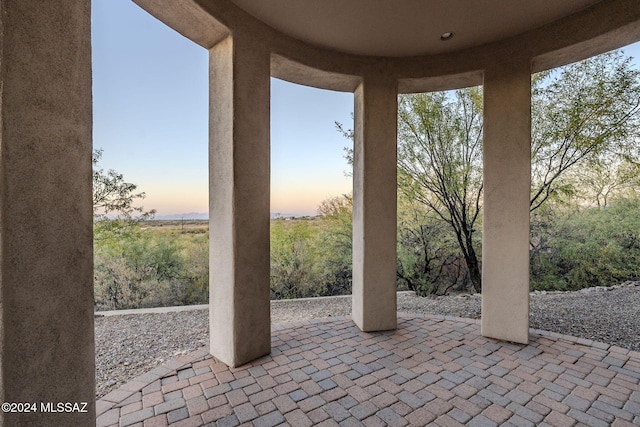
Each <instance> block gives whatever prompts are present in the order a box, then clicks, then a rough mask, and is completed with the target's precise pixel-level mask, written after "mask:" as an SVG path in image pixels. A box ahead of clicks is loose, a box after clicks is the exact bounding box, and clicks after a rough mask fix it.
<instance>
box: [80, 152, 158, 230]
mask: <svg viewBox="0 0 640 427" xmlns="http://www.w3.org/2000/svg"><path fill="white" fill-rule="evenodd" d="M102 153H103V150H102V149H96V150H93V157H92V162H93V216H94V218H96V220H103V219H107V218H112V217H116V218H117V219H121V220H132V219H138V220H145V219H150V218H152V217H153V215H155V210H151V211H145V210H144V208H143V207H141V206H135V203H136V202H137V201H139V200H142V199H144V198H145V196H146V194H145V193H144V192H140V193H136V190H137V189H138V186H137V185H135V184H132V183H129V182H126V181H125V180H124V177H123V175H122V174H121V173H118V172H116V171H115V170H113V169H109V170H107V171H105V170H104V169H102V168H100V167H99V166H98V165H99V162H100V159H102Z"/></svg>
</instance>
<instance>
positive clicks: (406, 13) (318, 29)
mask: <svg viewBox="0 0 640 427" xmlns="http://www.w3.org/2000/svg"><path fill="white" fill-rule="evenodd" d="M231 1H232V2H233V3H235V4H236V5H237V6H239V7H240V8H242V9H244V10H245V11H246V12H247V13H249V14H251V15H252V16H254V17H255V18H257V19H259V20H261V21H263V22H264V23H265V24H267V25H269V26H271V27H273V28H274V29H276V30H278V31H280V32H282V33H284V34H286V35H288V36H290V37H293V38H295V39H298V40H301V41H304V42H307V43H310V44H312V45H316V46H319V47H322V48H326V49H329V50H333V51H338V52H344V53H349V54H355V55H364V56H387V57H402V56H421V55H436V54H442V53H449V52H453V51H457V50H462V49H467V48H471V47H474V46H480V45H483V44H486V43H491V42H495V41H498V40H501V39H505V38H508V37H511V36H515V35H517V34H520V33H523V32H525V31H529V30H532V29H535V28H538V27H541V26H543V25H545V24H548V23H550V22H553V21H556V20H558V19H560V18H563V17H565V16H568V15H571V14H574V13H576V12H578V11H580V10H583V9H585V8H587V7H589V6H592V5H594V4H596V3H598V2H599V1H600V0H561V1H559V0H526V1H520V0H472V1H470V0H322V1H311V0H269V1H264V0H231ZM445 33H453V37H452V38H451V39H449V40H446V41H443V40H441V36H442V35H443V34H445Z"/></svg>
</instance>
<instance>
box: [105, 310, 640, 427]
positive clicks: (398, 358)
mask: <svg viewBox="0 0 640 427" xmlns="http://www.w3.org/2000/svg"><path fill="white" fill-rule="evenodd" d="M639 332H640V331H639ZM97 413H98V419H97V424H98V426H122V427H124V426H136V427H150V426H167V425H171V426H172V427H173V426H175V427H178V426H180V427H186V426H202V425H206V426H237V425H254V426H277V425H284V426H286V425H290V426H293V427H302V426H311V425H321V426H336V425H340V426H361V425H365V426H385V425H390V426H405V425H441V426H461V425H469V426H496V425H514V426H537V425H550V426H574V425H576V426H579V425H586V426H603V427H606V426H611V425H613V426H632V425H640V353H638V352H631V351H628V350H626V349H623V348H620V347H614V346H609V345H608V344H603V343H598V342H593V341H589V340H585V339H581V338H580V339H579V338H575V337H570V336H566V335H560V334H554V333H549V332H545V331H538V330H532V331H531V334H530V344H529V345H526V346H525V345H516V344H510V343H504V342H499V341H496V340H492V339H489V338H484V337H482V336H481V335H480V326H479V324H478V322H477V321H474V320H469V319H459V318H448V317H441V316H429V315H426V316H420V315H400V316H399V319H398V329H397V330H396V331H390V332H377V333H364V332H360V331H359V330H358V328H357V327H356V326H355V325H354V324H353V322H352V321H351V319H350V318H348V317H339V318H338V317H336V318H329V319H322V320H311V321H305V322H297V323H289V324H284V325H276V326H274V327H273V334H272V352H271V355H269V356H266V357H263V358H261V359H259V360H257V361H255V362H253V363H251V364H249V365H245V366H242V367H239V368H228V367H227V366H225V365H224V364H222V363H219V362H218V361H216V360H215V359H214V358H212V357H211V356H210V355H208V354H207V352H206V351H205V350H200V351H196V352H194V353H191V354H189V355H186V356H183V357H180V358H178V359H176V360H173V361H170V362H168V363H166V364H164V365H162V366H160V367H157V368H155V369H153V370H151V371H150V372H147V373H145V374H143V375H141V376H139V377H137V378H135V379H134V380H132V381H131V382H129V383H127V384H125V385H124V386H122V387H120V388H119V389H117V390H115V391H113V392H111V393H109V394H108V395H106V396H104V398H102V399H100V400H99V401H98V402H97Z"/></svg>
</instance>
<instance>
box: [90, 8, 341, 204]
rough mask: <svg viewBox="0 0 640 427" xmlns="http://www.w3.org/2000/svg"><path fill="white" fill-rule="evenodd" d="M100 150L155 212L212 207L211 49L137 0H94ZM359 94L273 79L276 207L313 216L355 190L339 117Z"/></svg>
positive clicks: (96, 144)
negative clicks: (209, 161)
mask: <svg viewBox="0 0 640 427" xmlns="http://www.w3.org/2000/svg"><path fill="white" fill-rule="evenodd" d="M92 4H93V11H92V12H93V18H92V21H93V97H94V111H93V114H94V130H93V136H94V140H93V144H94V147H95V148H102V149H103V150H104V154H103V158H102V161H101V166H102V167H103V168H105V169H115V170H117V171H118V172H120V173H122V174H123V175H124V178H125V179H126V180H127V181H128V182H132V183H135V184H137V185H138V189H139V190H140V191H144V192H146V194H147V198H146V199H145V200H144V201H143V203H142V205H144V207H145V208H147V209H152V208H153V209H156V210H157V211H158V215H168V214H181V213H189V212H207V209H208V164H207V156H208V102H209V101H208V52H207V51H206V50H205V49H203V48H201V47H200V46H198V45H196V44H195V43H193V42H191V41H190V40H187V39H185V38H184V37H182V36H181V35H179V34H178V33H176V32H175V31H173V30H171V29H169V28H168V27H166V26H165V25H164V24H162V23H160V22H159V21H157V20H156V19H155V18H153V17H152V16H150V15H149V14H147V13H146V12H145V11H143V10H142V9H140V8H139V7H138V6H136V5H135V4H134V3H133V2H131V1H130V0H93V1H92ZM351 111H353V94H351V93H340V92H331V91H323V90H319V89H314V88H309V87H304V86H299V85H294V84H291V83H287V82H283V81H280V80H276V79H272V101H271V161H272V164H271V174H272V178H271V185H272V189H271V193H272V194H271V200H272V202H271V211H272V212H273V213H276V212H279V213H292V214H315V212H316V207H317V206H318V204H319V203H320V202H321V201H322V200H324V199H325V198H327V197H331V196H337V195H340V194H343V193H348V192H350V191H351V179H350V178H347V177H345V174H344V172H345V171H346V170H347V164H346V161H345V160H344V157H343V147H345V146H346V145H347V144H348V143H349V141H347V140H346V139H344V137H342V135H340V134H339V133H338V132H337V131H336V130H335V125H334V122H335V121H339V122H341V123H344V124H345V125H347V126H348V127H350V126H351V124H352V119H351Z"/></svg>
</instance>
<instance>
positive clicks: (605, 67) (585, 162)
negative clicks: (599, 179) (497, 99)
mask: <svg viewBox="0 0 640 427" xmlns="http://www.w3.org/2000/svg"><path fill="white" fill-rule="evenodd" d="M639 111H640V70H638V69H637V68H634V67H633V65H632V63H631V58H627V57H625V56H624V55H623V53H622V52H621V51H613V52H609V53H605V54H603V55H599V56H595V57H593V58H589V59H586V60H584V61H581V62H577V63H575V64H571V65H568V66H566V67H563V68H562V69H560V70H555V71H546V72H543V73H539V74H537V75H535V76H534V77H533V81H532V124H531V126H532V138H531V160H532V161H531V178H532V187H531V202H530V209H531V211H534V210H535V209H537V208H539V207H540V206H542V205H543V204H544V203H545V202H546V201H547V200H548V199H549V198H550V197H552V196H553V195H557V196H558V197H562V196H566V195H571V194H575V192H576V190H578V188H576V185H575V184H576V183H580V184H582V185H585V184H588V182H589V179H587V180H583V181H582V182H580V181H579V180H577V181H576V180H575V179H570V178H572V177H571V172H573V171H574V170H575V169H576V167H577V166H583V169H582V170H583V171H584V170H589V169H591V170H593V169H594V168H597V169H600V172H605V171H604V169H606V166H607V165H610V164H612V163H617V162H619V161H620V160H621V159H622V160H624V159H626V160H627V161H629V160H630V159H637V149H638V144H637V142H638V141H637V138H636V136H637V130H638V126H639V125H640V123H639V115H638V113H639ZM612 172H613V173H614V174H615V172H614V171H611V170H609V178H611V177H612V175H611V173H612ZM619 178H622V181H621V182H625V179H624V177H622V176H620V177H619ZM627 178H628V176H627ZM606 187H607V186H606V185H605V186H602V187H601V190H600V191H598V195H597V196H596V198H597V200H599V201H602V197H603V196H606V190H607V188H606ZM598 196H599V197H598Z"/></svg>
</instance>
